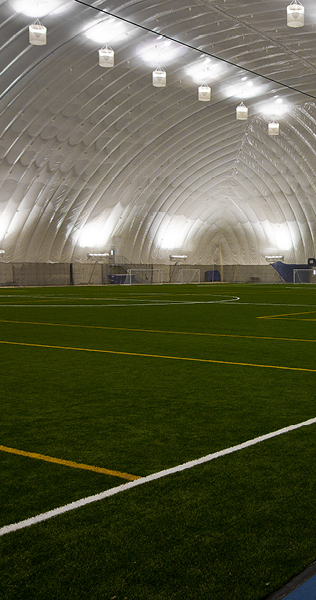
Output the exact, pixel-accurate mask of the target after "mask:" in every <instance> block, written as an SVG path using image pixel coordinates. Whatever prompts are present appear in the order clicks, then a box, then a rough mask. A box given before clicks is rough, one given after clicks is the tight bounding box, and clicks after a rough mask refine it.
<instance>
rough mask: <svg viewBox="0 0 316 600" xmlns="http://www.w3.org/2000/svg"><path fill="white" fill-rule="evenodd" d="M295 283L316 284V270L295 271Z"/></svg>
mask: <svg viewBox="0 0 316 600" xmlns="http://www.w3.org/2000/svg"><path fill="white" fill-rule="evenodd" d="M293 283H316V269H294V270H293Z"/></svg>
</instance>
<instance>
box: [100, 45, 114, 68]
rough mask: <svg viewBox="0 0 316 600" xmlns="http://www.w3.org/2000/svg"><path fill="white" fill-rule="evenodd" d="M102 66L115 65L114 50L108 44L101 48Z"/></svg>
mask: <svg viewBox="0 0 316 600" xmlns="http://www.w3.org/2000/svg"><path fill="white" fill-rule="evenodd" d="M99 65H100V67H114V50H112V48H110V46H108V45H107V44H105V46H103V47H102V48H100V50H99Z"/></svg>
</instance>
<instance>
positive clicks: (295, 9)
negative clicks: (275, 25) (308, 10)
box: [286, 0, 304, 27]
mask: <svg viewBox="0 0 316 600" xmlns="http://www.w3.org/2000/svg"><path fill="white" fill-rule="evenodd" d="M286 14H287V20H286V24H287V25H288V27H303V25H304V6H303V5H302V4H301V3H300V1H299V0H293V1H292V2H291V4H289V5H288V7H287V9H286Z"/></svg>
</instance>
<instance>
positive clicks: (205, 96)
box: [198, 83, 211, 102]
mask: <svg viewBox="0 0 316 600" xmlns="http://www.w3.org/2000/svg"><path fill="white" fill-rule="evenodd" d="M210 99H211V88H210V86H209V85H207V84H206V83H203V84H202V85H200V87H199V88H198V100H200V102H209V101H210Z"/></svg>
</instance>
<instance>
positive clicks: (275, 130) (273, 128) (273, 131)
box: [268, 121, 280, 135]
mask: <svg viewBox="0 0 316 600" xmlns="http://www.w3.org/2000/svg"><path fill="white" fill-rule="evenodd" d="M279 133H280V124H279V123H278V122H277V121H272V123H269V124H268V134H269V135H279Z"/></svg>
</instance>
